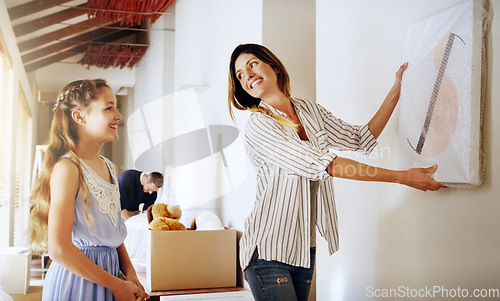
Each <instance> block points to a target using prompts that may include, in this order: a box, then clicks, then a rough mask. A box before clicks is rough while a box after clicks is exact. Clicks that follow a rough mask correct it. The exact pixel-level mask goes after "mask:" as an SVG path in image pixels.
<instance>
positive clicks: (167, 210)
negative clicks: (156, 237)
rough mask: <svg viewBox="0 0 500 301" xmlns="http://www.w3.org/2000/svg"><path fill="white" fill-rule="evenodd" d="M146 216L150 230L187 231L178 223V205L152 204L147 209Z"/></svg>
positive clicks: (179, 211)
mask: <svg viewBox="0 0 500 301" xmlns="http://www.w3.org/2000/svg"><path fill="white" fill-rule="evenodd" d="M147 215H148V223H149V228H151V230H163V231H166V230H187V229H186V227H185V226H184V225H183V224H182V223H181V222H180V221H179V218H181V215H182V211H181V207H179V206H178V205H167V204H164V203H158V204H153V205H151V206H149V207H148V209H147Z"/></svg>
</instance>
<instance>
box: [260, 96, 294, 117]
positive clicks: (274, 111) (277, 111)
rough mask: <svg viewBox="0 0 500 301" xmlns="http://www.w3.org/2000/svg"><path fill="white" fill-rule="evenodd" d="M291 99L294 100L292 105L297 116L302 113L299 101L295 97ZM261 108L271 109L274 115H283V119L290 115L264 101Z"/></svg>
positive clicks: (261, 102)
mask: <svg viewBox="0 0 500 301" xmlns="http://www.w3.org/2000/svg"><path fill="white" fill-rule="evenodd" d="M290 99H291V100H292V105H293V107H294V108H295V112H296V113H297V114H299V112H300V111H301V106H300V103H299V102H298V101H297V99H296V98H295V97H290ZM259 107H264V108H267V109H269V110H270V111H271V112H272V113H273V114H277V115H281V116H283V117H288V115H287V114H286V113H284V112H281V111H280V110H278V109H276V108H275V107H273V106H272V105H270V104H268V103H266V102H264V101H262V100H261V101H260V103H259Z"/></svg>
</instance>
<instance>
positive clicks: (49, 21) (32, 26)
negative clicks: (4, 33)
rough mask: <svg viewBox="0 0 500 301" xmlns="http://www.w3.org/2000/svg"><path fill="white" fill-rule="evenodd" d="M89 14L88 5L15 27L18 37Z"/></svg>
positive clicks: (81, 5)
mask: <svg viewBox="0 0 500 301" xmlns="http://www.w3.org/2000/svg"><path fill="white" fill-rule="evenodd" d="M86 13H87V3H84V4H80V5H78V6H75V7H71V8H68V9H65V10H62V11H59V12H57V13H54V14H51V15H49V16H45V17H41V18H38V19H35V20H33V21H29V22H26V23H22V24H19V25H16V26H14V27H13V30H14V34H15V35H16V37H20V36H22V35H25V34H28V33H31V32H34V31H37V30H39V29H42V28H45V27H48V26H51V25H54V24H56V23H60V22H63V21H66V20H69V19H72V18H75V17H78V16H81V15H84V14H86Z"/></svg>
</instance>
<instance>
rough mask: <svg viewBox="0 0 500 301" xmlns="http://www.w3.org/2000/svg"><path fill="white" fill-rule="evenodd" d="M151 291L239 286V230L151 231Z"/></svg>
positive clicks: (147, 273)
mask: <svg viewBox="0 0 500 301" xmlns="http://www.w3.org/2000/svg"><path fill="white" fill-rule="evenodd" d="M150 234H151V241H150V244H149V247H148V262H147V266H146V280H147V285H148V286H149V289H150V290H151V291H163V290H183V289H200V288H217V287H234V286H236V264H237V263H236V260H237V259H236V230H235V229H225V230H217V231H191V230H189V231H154V230H151V231H150Z"/></svg>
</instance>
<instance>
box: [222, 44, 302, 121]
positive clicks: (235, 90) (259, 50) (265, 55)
mask: <svg viewBox="0 0 500 301" xmlns="http://www.w3.org/2000/svg"><path fill="white" fill-rule="evenodd" d="M242 53H249V54H253V55H255V56H256V57H257V58H258V59H259V60H261V61H263V62H264V63H266V64H268V65H270V66H271V68H273V69H274V70H276V71H277V74H276V76H277V80H278V87H279V89H280V90H281V91H282V92H283V93H284V94H285V95H286V96H287V97H289V98H290V96H291V94H290V76H289V75H288V71H286V68H285V66H284V65H283V63H282V62H281V61H280V60H279V58H278V57H277V56H276V55H275V54H274V53H272V52H271V51H270V50H269V49H267V48H266V47H265V46H262V45H258V44H241V45H238V46H237V47H236V48H235V49H234V50H233V53H232V54H231V60H230V62H229V84H228V89H229V91H228V107H229V114H230V115H231V118H232V119H233V121H234V114H233V107H235V108H236V109H238V110H249V111H252V112H261V113H263V114H266V115H269V116H271V117H272V118H274V119H275V120H276V121H277V122H278V123H280V124H282V125H284V126H288V127H291V128H293V129H297V127H298V125H297V124H295V123H294V122H292V121H291V120H290V119H288V118H285V117H283V116H281V115H277V114H273V113H272V112H271V111H270V110H268V109H267V108H263V107H261V106H259V103H260V101H261V100H260V99H259V98H255V97H252V96H251V95H250V94H248V93H247V92H246V91H245V90H244V89H243V87H242V86H241V84H240V81H239V80H238V78H236V70H235V66H234V63H235V62H236V60H237V59H238V57H239V56H240V54H242Z"/></svg>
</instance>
